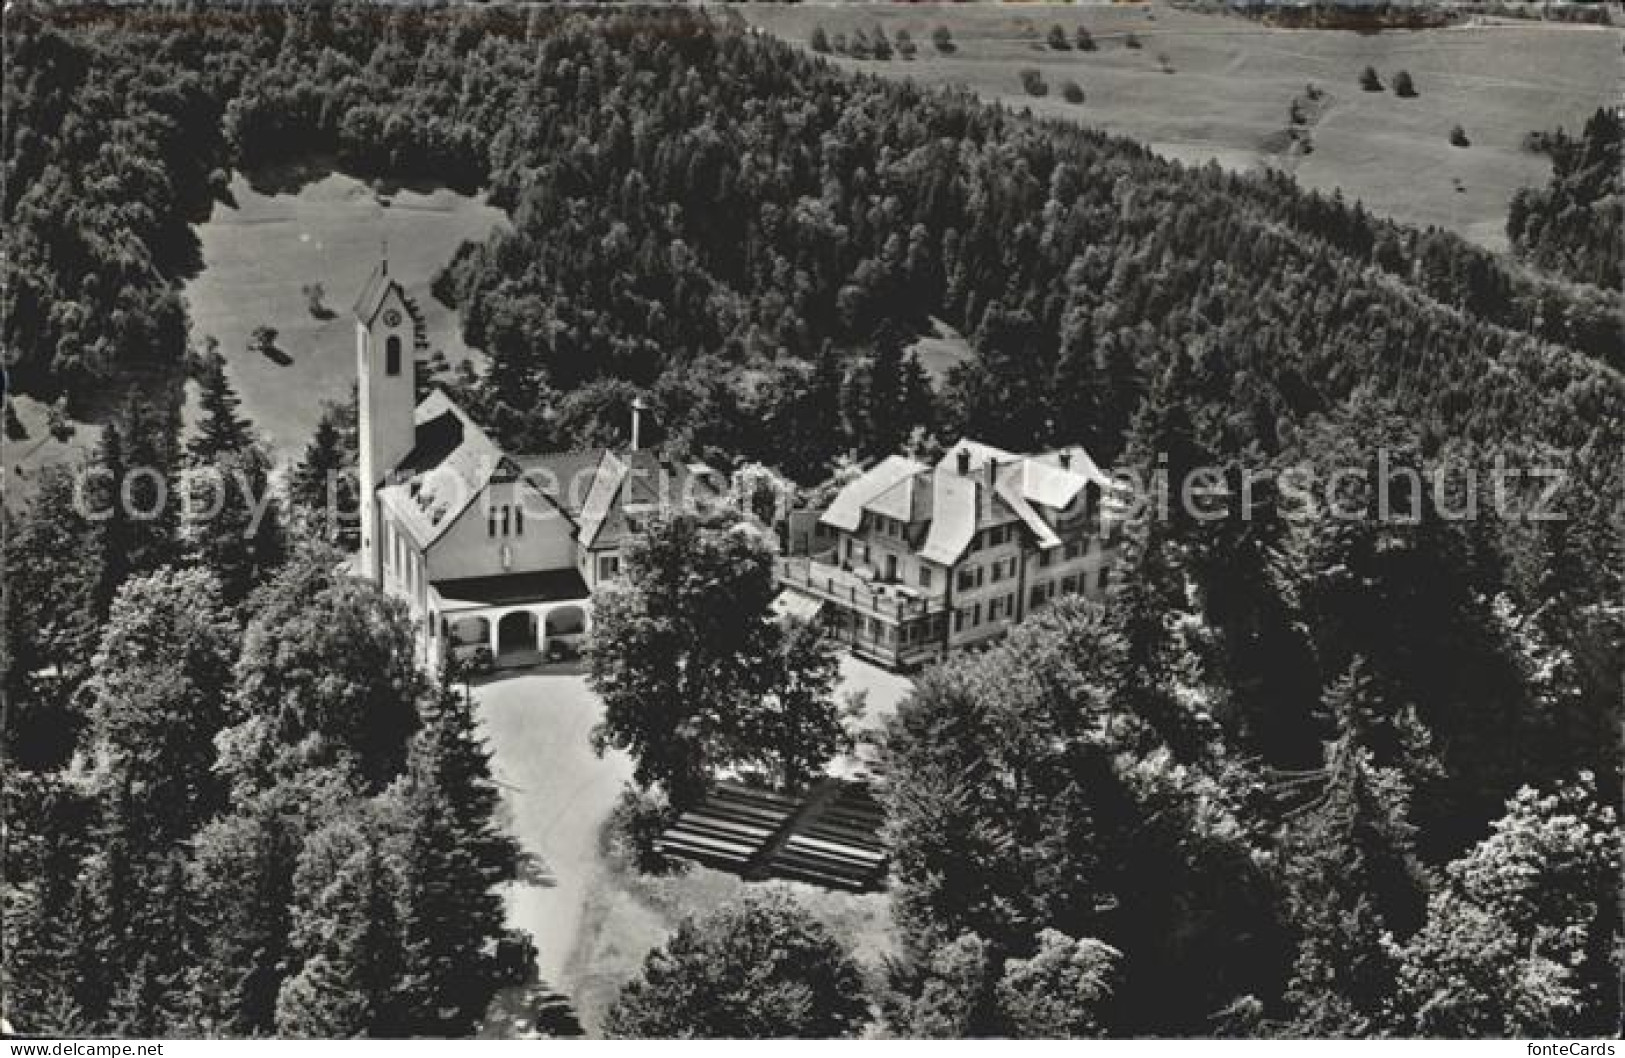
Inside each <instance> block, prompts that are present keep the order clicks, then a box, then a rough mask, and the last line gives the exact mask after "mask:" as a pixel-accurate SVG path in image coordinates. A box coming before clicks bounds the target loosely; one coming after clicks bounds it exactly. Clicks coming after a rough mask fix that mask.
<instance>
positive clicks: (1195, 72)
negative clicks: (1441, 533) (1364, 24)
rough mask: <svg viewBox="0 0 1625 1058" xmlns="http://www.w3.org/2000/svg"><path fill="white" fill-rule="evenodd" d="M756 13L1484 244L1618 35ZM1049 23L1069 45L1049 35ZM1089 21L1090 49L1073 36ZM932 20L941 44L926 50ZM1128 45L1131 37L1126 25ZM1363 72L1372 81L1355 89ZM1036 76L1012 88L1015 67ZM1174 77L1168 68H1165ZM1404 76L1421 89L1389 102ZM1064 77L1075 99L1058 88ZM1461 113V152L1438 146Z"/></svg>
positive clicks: (963, 83)
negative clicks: (1028, 84)
mask: <svg viewBox="0 0 1625 1058" xmlns="http://www.w3.org/2000/svg"><path fill="white" fill-rule="evenodd" d="M741 10H743V12H744V15H745V17H746V18H748V19H749V20H750V21H751V22H752V24H754V25H755V26H757V27H759V28H760V29H762V30H763V31H765V32H769V33H772V34H774V35H776V36H779V37H781V38H783V39H786V40H788V41H791V42H793V43H796V44H799V45H802V46H806V45H807V43H808V41H809V40H810V38H811V36H812V33H813V30H814V29H815V28H816V27H820V26H822V27H823V29H824V30H825V32H826V34H827V35H828V36H829V37H830V38H832V39H833V38H835V37H836V36H837V35H841V36H844V37H845V38H847V40H848V42H849V43H850V41H851V40H852V39H853V38H854V36H855V34H856V32H857V31H858V30H862V31H863V32H864V33H865V34H872V33H873V31H874V28H875V27H876V26H878V27H880V28H881V29H882V30H883V31H884V33H885V34H886V37H887V38H888V40H891V41H895V40H896V38H897V34H898V31H900V30H906V31H907V32H908V34H909V36H910V37H911V38H912V39H913V41H914V44H915V46H916V56H915V58H913V59H904V58H902V57H901V56H900V55H897V54H895V53H894V55H893V57H892V58H891V59H889V60H885V61H876V60H873V59H867V60H865V59H852V58H847V57H842V56H839V55H831V56H830V61H832V62H834V63H837V64H839V65H840V66H842V67H843V68H846V69H850V70H853V71H862V72H866V73H870V74H875V75H878V76H883V77H892V78H907V79H911V80H913V81H915V82H916V83H918V84H920V85H922V86H926V87H957V88H964V89H968V90H970V91H973V92H975V93H976V94H977V95H979V96H981V97H983V98H986V99H990V100H997V101H998V102H1001V103H1004V104H1007V105H1009V106H1012V107H1016V108H1028V109H1030V110H1031V112H1032V113H1034V114H1035V115H1038V116H1042V117H1047V118H1061V119H1065V120H1070V121H1078V122H1082V123H1084V124H1086V125H1089V126H1092V127H1095V128H1099V129H1102V130H1105V131H1107V132H1112V133H1117V134H1121V135H1124V136H1128V137H1131V138H1133V139H1136V140H1140V141H1142V142H1144V143H1146V144H1148V145H1150V146H1151V147H1152V148H1153V149H1155V150H1156V151H1158V152H1159V153H1161V154H1163V155H1165V156H1167V157H1170V158H1174V159H1177V160H1179V161H1182V162H1187V163H1191V164H1204V163H1206V162H1209V161H1213V162H1217V163H1218V164H1220V165H1223V166H1226V167H1229V168H1232V169H1238V170H1248V169H1254V168H1259V167H1263V166H1272V167H1278V168H1284V169H1287V170H1288V171H1291V172H1293V173H1295V174H1296V176H1297V178H1298V180H1299V181H1300V182H1301V183H1302V184H1303V185H1304V186H1306V187H1313V188H1319V189H1322V190H1325V191H1331V190H1333V189H1341V191H1342V193H1343V195H1344V197H1346V198H1350V199H1359V200H1361V201H1363V202H1364V203H1365V204H1366V206H1367V208H1369V209H1371V210H1373V211H1375V212H1377V213H1380V214H1383V215H1386V216H1390V217H1393V218H1395V219H1398V220H1401V221H1405V222H1408V223H1412V224H1419V225H1437V226H1440V227H1444V228H1448V229H1451V230H1454V231H1456V232H1458V233H1460V234H1461V235H1463V236H1465V237H1467V238H1470V239H1472V240H1473V241H1475V242H1477V243H1479V244H1480V245H1483V246H1486V247H1489V248H1491V249H1503V248H1504V247H1505V245H1506V236H1505V231H1504V226H1505V221H1506V207H1507V203H1508V201H1509V200H1510V199H1511V197H1512V194H1513V192H1514V191H1516V190H1517V189H1518V188H1519V187H1523V186H1525V185H1538V184H1544V183H1545V181H1546V179H1547V175H1548V172H1549V167H1548V164H1547V161H1546V159H1545V158H1544V157H1542V156H1540V155H1537V154H1533V153H1531V152H1529V151H1526V150H1524V149H1523V138H1524V135H1525V134H1526V133H1527V132H1529V131H1530V130H1532V129H1548V128H1553V127H1556V126H1558V125H1561V126H1563V127H1565V128H1568V129H1578V128H1579V127H1580V125H1581V124H1582V123H1583V122H1584V121H1585V119H1586V118H1587V117H1588V116H1589V115H1590V114H1591V113H1592V111H1594V110H1595V109H1596V108H1597V107H1599V106H1608V105H1613V104H1614V103H1615V102H1616V101H1617V99H1618V98H1619V94H1620V91H1621V87H1622V85H1625V79H1622V76H1621V74H1622V63H1621V54H1620V52H1621V44H1622V42H1625V32H1621V31H1620V30H1616V29H1605V28H1598V27H1590V26H1575V25H1568V24H1558V23H1535V22H1504V21H1503V22H1490V21H1484V22H1482V23H1479V24H1472V25H1461V26H1455V27H1451V28H1448V29H1437V30H1419V31H1385V32H1381V33H1356V32H1349V31H1339V30H1293V29H1280V28H1274V27H1270V26H1266V25H1263V24H1261V23H1258V22H1253V21H1250V20H1246V19H1242V18H1232V17H1226V16H1220V15H1203V14H1197V13H1194V12H1189V11H1182V10H1176V9H1172V8H1169V7H1166V6H1163V5H1148V4H1110V5H1097V4H1066V5H1053V6H1052V5H1045V4H1029V3H1022V4H861V5H860V4H838V5H826V4H794V5H749V6H746V7H743V8H742V9H741ZM1057 25H1058V26H1060V27H1062V29H1063V31H1064V34H1065V37H1066V39H1067V40H1068V42H1070V43H1071V44H1072V45H1073V46H1072V47H1069V48H1068V49H1066V50H1057V49H1055V48H1053V47H1051V46H1050V44H1049V41H1048V37H1049V34H1050V31H1051V27H1053V26H1057ZM1080 25H1082V26H1084V27H1086V28H1087V29H1088V30H1089V32H1090V34H1091V35H1092V36H1093V38H1094V40H1095V43H1096V45H1097V50H1095V51H1087V52H1086V51H1080V50H1078V49H1077V47H1076V34H1077V27H1078V26H1080ZM938 26H945V27H947V28H948V30H949V32H950V34H951V35H952V41H953V50H952V51H951V52H948V53H943V52H940V51H939V50H938V49H937V47H936V46H935V45H934V43H933V40H932V33H933V30H934V29H935V28H936V27H938ZM1131 35H1132V37H1133V38H1134V39H1135V40H1137V42H1138V44H1139V46H1138V47H1131V46H1129V45H1130V36H1131ZM1368 65H1369V66H1373V67H1375V68H1376V70H1377V71H1378V73H1379V75H1380V76H1381V78H1382V79H1383V81H1384V84H1385V87H1384V90H1383V91H1381V92H1365V91H1362V90H1361V88H1360V85H1359V76H1360V72H1361V70H1363V69H1364V68H1365V67H1366V66H1368ZM1030 68H1031V69H1036V70H1038V71H1039V73H1040V75H1041V78H1042V81H1043V82H1044V83H1045V84H1047V85H1048V86H1049V88H1050V90H1049V91H1048V93H1047V94H1045V95H1042V96H1034V95H1030V94H1028V93H1027V92H1026V90H1025V89H1024V88H1023V84H1022V78H1021V76H1020V74H1021V71H1022V70H1024V69H1030ZM1170 70H1171V71H1172V72H1167V71H1170ZM1400 70H1407V71H1409V72H1410V74H1411V76H1412V77H1413V78H1414V80H1415V83H1416V86H1417V91H1418V95H1417V96H1416V98H1412V99H1402V98H1399V97H1398V96H1396V95H1395V94H1394V93H1393V91H1392V87H1391V84H1389V82H1391V80H1392V78H1393V76H1394V75H1395V74H1396V73H1398V72H1399V71H1400ZM1069 80H1071V81H1076V82H1077V83H1078V84H1079V85H1080V86H1081V87H1082V88H1083V90H1084V92H1085V94H1086V97H1087V98H1086V101H1085V102H1084V103H1082V104H1074V103H1069V102H1067V101H1066V100H1065V99H1064V98H1063V97H1062V94H1061V92H1060V91H1059V87H1060V86H1061V85H1063V84H1064V83H1065V82H1067V81H1069ZM1310 83H1313V84H1315V85H1316V86H1318V87H1319V88H1320V89H1322V90H1323V91H1324V93H1325V97H1326V98H1325V100H1324V103H1325V105H1323V106H1320V107H1317V108H1316V110H1317V111H1318V113H1317V114H1316V115H1315V120H1314V121H1313V123H1312V127H1310V128H1309V129H1308V136H1309V143H1310V147H1311V149H1310V150H1309V151H1308V153H1301V152H1299V151H1285V150H1283V149H1282V147H1283V145H1284V143H1285V142H1286V140H1287V137H1286V136H1285V135H1284V133H1285V130H1286V129H1287V128H1288V125H1289V110H1290V108H1291V105H1292V101H1293V99H1294V98H1296V97H1297V96H1299V95H1300V94H1302V93H1303V92H1304V90H1305V87H1306V86H1307V85H1308V84H1310ZM1456 124H1460V125H1461V126H1462V127H1463V128H1464V129H1465V130H1466V132H1467V135H1468V137H1469V138H1470V139H1471V144H1472V145H1471V147H1469V148H1458V147H1453V146H1451V144H1450V142H1449V135H1450V129H1451V127H1452V126H1453V125H1456Z"/></svg>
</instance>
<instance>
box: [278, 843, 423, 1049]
mask: <svg viewBox="0 0 1625 1058" xmlns="http://www.w3.org/2000/svg"><path fill="white" fill-rule="evenodd" d="M294 892H295V893H296V894H297V895H296V899H297V901H298V905H299V906H298V907H297V908H296V910H295V911H294V917H293V926H294V934H293V947H294V951H295V953H296V957H297V958H298V959H300V960H301V965H300V968H299V972H298V973H297V974H296V975H295V976H293V977H291V978H289V979H288V980H287V981H285V982H284V983H283V985H282V989H281V992H280V993H279V994H278V996H277V1009H276V1028H277V1035H279V1036H283V1037H292V1038H295V1039H355V1038H359V1037H365V1036H398V1035H401V1034H403V1032H404V1031H405V1029H404V1026H402V1025H401V1024H400V1021H399V1019H400V1013H401V1012H400V1010H399V1008H398V1006H397V1003H396V996H395V989H396V987H397V985H398V983H399V980H400V974H401V948H400V945H401V935H400V929H399V924H398V922H397V905H396V893H395V880H394V877H393V872H392V871H391V870H390V868H389V866H388V865H387V863H386V861H385V857H384V855H383V852H382V849H381V847H380V839H379V837H378V835H377V834H375V833H373V832H372V827H371V826H370V825H369V823H368V822H367V821H365V820H362V821H360V822H357V821H352V820H348V819H345V820H340V821H338V822H336V823H334V824H331V825H329V826H328V827H326V828H325V829H323V830H320V831H317V832H316V833H314V834H312V835H311V836H310V838H309V839H308V840H307V842H306V844H305V850H304V852H303V853H302V854H301V855H300V859H299V869H298V872H297V874H296V876H295V879H294Z"/></svg>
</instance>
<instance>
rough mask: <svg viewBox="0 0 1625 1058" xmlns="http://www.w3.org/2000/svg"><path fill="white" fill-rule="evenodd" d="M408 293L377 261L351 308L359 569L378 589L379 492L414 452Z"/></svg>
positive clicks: (380, 575)
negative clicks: (357, 452) (358, 463)
mask: <svg viewBox="0 0 1625 1058" xmlns="http://www.w3.org/2000/svg"><path fill="white" fill-rule="evenodd" d="M413 313H414V310H413V306H412V303H411V302H410V301H409V300H408V299H407V297H406V292H405V291H404V290H403V289H402V288H401V285H400V283H398V282H397V281H396V280H395V279H394V278H393V277H391V276H390V274H389V262H388V260H387V259H380V260H379V262H378V267H377V268H376V269H374V270H373V273H372V276H371V277H370V278H369V279H368V280H367V285H366V286H365V287H364V288H363V289H362V291H361V297H360V298H359V299H357V301H356V305H355V347H356V379H357V383H358V389H359V392H358V394H357V396H358V403H359V405H360V413H361V414H360V423H359V424H358V425H359V430H358V436H357V442H358V445H359V447H360V461H361V467H360V472H361V497H362V498H361V568H362V570H363V571H364V573H365V575H366V576H368V577H371V578H372V579H373V581H374V582H379V583H381V582H382V580H383V570H382V567H381V564H380V563H381V560H382V557H383V547H384V543H383V541H381V540H379V539H378V532H379V527H380V525H381V524H382V523H381V521H380V517H379V509H378V496H377V490H378V486H379V485H380V484H382V483H383V481H384V478H385V477H386V476H387V475H389V474H390V473H391V472H392V471H394V470H395V469H396V467H398V466H399V465H400V463H401V460H403V459H405V458H406V456H407V454H408V453H410V452H411V451H412V445H413V441H414V433H415V431H414V427H413V410H414V407H415V405H416V392H415V386H414V378H413V374H414V358H413V353H414V350H415V347H416V343H415V339H416V320H415V317H414V314H413Z"/></svg>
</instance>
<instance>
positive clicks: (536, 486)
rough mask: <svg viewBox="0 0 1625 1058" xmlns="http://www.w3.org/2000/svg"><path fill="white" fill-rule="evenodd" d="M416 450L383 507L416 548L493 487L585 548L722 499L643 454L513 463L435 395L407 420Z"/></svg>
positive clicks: (698, 470)
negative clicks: (559, 523) (525, 499)
mask: <svg viewBox="0 0 1625 1058" xmlns="http://www.w3.org/2000/svg"><path fill="white" fill-rule="evenodd" d="M413 419H414V423H415V430H416V432H415V436H414V444H413V446H412V450H411V451H410V452H408V453H407V455H406V458H404V459H403V460H401V462H400V465H399V466H397V467H396V468H395V469H394V471H392V472H391V473H390V474H389V475H388V477H387V479H386V482H385V484H384V485H383V486H382V487H381V488H379V490H378V496H379V498H380V499H381V500H382V501H383V502H384V503H385V504H387V505H388V506H389V508H390V510H391V511H393V512H394V513H395V514H396V516H397V517H398V518H399V520H400V522H401V525H402V527H403V528H404V529H405V530H406V531H407V533H408V534H409V535H410V536H411V537H412V539H413V541H414V542H415V543H416V544H417V545H418V546H419V547H420V548H427V547H429V546H430V545H431V544H433V543H434V542H435V541H436V540H438V539H439V538H440V537H441V536H442V535H443V534H444V533H445V532H446V530H447V529H448V528H449V527H450V526H451V525H452V523H453V522H455V521H456V520H457V519H458V517H460V516H461V515H462V513H463V512H464V511H466V510H467V509H468V508H469V507H470V506H471V505H472V504H473V503H474V501H475V500H476V499H477V498H478V497H479V496H480V495H482V494H483V493H484V492H485V490H486V488H488V487H489V486H490V485H491V483H492V482H493V481H517V482H520V483H521V485H522V486H524V487H528V488H529V489H531V490H533V491H534V492H536V493H537V494H538V495H539V496H541V497H544V498H545V499H546V500H547V501H548V502H550V503H551V504H552V505H553V506H554V507H556V508H558V509H559V510H560V511H562V512H563V513H564V515H565V517H566V518H568V519H569V520H570V521H571V523H572V524H573V525H575V526H576V530H577V532H576V536H577V539H578V540H579V541H580V543H581V546H583V547H588V548H591V547H613V546H615V545H618V544H619V543H620V542H621V540H622V539H623V538H624V537H625V536H626V535H627V534H628V533H630V532H632V531H633V528H634V527H633V526H632V525H630V524H629V523H628V521H627V518H626V515H627V512H629V511H630V512H631V513H632V514H633V515H634V516H636V515H638V514H641V513H643V512H645V511H647V512H649V513H654V512H655V511H658V510H663V509H666V508H669V507H672V506H675V505H676V504H678V503H680V502H682V501H684V500H685V499H695V498H701V499H708V498H712V497H715V496H717V495H720V494H721V491H722V489H721V487H720V486H719V485H718V484H717V482H716V481H715V480H713V478H712V475H713V474H714V473H715V472H714V471H712V470H711V468H709V467H707V466H705V465H704V464H684V463H676V462H671V461H668V460H665V459H662V458H661V457H660V455H659V453H657V452H655V451H652V450H649V449H642V450H639V451H636V452H621V453H617V452H614V451H611V450H610V449H607V448H591V449H585V450H582V451H577V452H552V453H546V454H536V455H525V456H510V455H508V454H507V453H505V452H503V451H502V449H501V448H500V447H498V446H497V444H496V442H495V441H493V440H491V438H490V437H489V436H488V435H487V434H486V433H485V431H484V430H482V429H480V427H479V425H478V424H477V423H475V422H474V420H473V419H471V418H470V417H469V416H468V414H467V413H466V412H464V411H463V409H462V408H460V407H458V405H457V403H456V402H455V401H453V400H452V399H451V398H450V397H449V396H447V395H446V393H445V391H444V390H439V389H436V390H434V391H433V392H431V393H430V394H429V396H428V397H426V398H425V399H424V401H423V402H422V403H421V404H419V405H418V406H417V409H416V411H415V412H414V413H413Z"/></svg>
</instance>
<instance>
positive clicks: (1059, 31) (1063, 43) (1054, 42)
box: [1049, 26, 1072, 51]
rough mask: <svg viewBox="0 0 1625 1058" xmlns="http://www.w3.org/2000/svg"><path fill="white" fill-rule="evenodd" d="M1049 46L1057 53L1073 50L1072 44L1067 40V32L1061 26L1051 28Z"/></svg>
mask: <svg viewBox="0 0 1625 1058" xmlns="http://www.w3.org/2000/svg"><path fill="white" fill-rule="evenodd" d="M1049 46H1050V47H1051V48H1053V49H1055V50H1056V51H1071V50H1072V42H1071V41H1070V40H1067V39H1066V30H1065V29H1063V28H1061V27H1060V26H1051V27H1050V28H1049Z"/></svg>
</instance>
